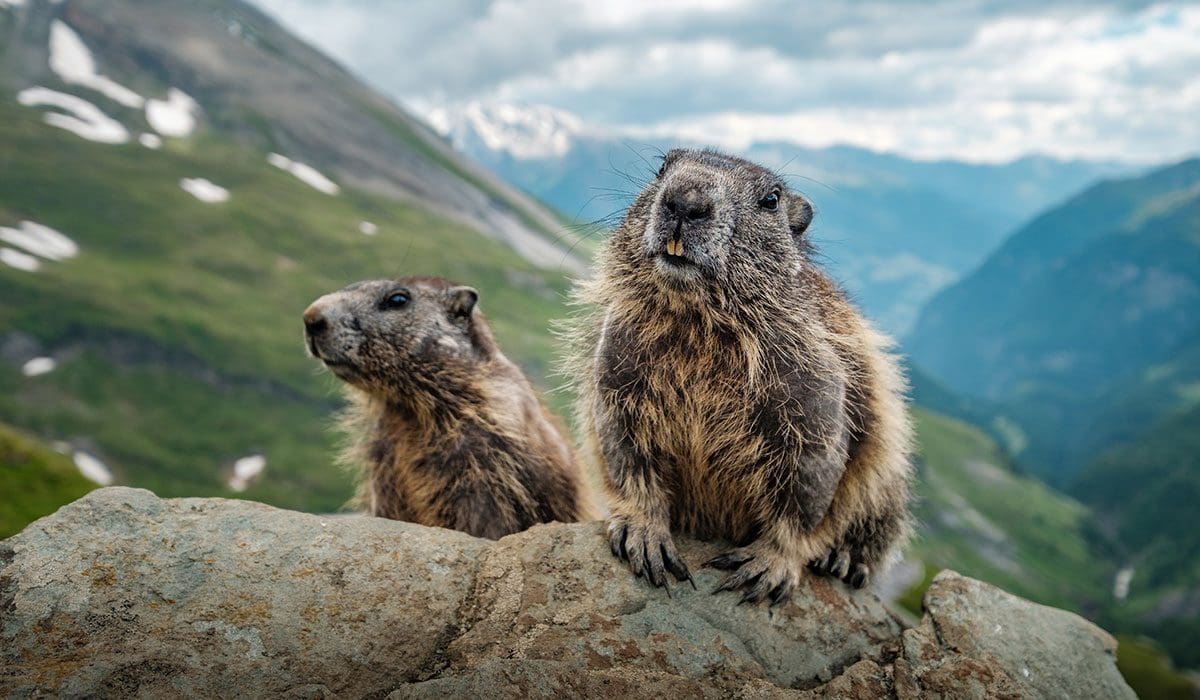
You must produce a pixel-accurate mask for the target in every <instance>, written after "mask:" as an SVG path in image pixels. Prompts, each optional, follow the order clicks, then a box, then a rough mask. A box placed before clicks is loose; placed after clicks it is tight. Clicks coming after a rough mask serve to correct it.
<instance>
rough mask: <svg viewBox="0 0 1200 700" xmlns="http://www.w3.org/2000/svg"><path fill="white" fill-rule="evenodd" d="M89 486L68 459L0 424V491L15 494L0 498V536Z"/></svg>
mask: <svg viewBox="0 0 1200 700" xmlns="http://www.w3.org/2000/svg"><path fill="white" fill-rule="evenodd" d="M93 488H94V485H93V484H92V483H91V482H89V481H88V480H87V479H84V478H83V477H82V476H80V475H79V471H78V470H76V469H75V465H74V464H72V463H71V460H70V459H68V458H66V457H64V456H62V455H60V454H58V453H57V452H54V451H52V450H50V449H48V448H46V447H45V446H44V445H41V444H40V443H38V442H37V441H36V440H34V439H33V438H31V437H29V436H28V435H24V434H22V433H19V432H17V431H15V430H13V429H12V428H10V427H8V426H6V425H3V424H0V492H2V493H5V494H19V497H16V498H0V539H4V538H5V537H8V536H9V535H13V534H16V533H17V532H20V531H21V528H23V527H25V525H27V524H28V523H30V522H32V521H34V520H37V519H38V518H40V517H42V516H44V515H49V514H51V513H53V512H54V511H56V510H58V508H59V507H60V506H62V505H65V504H67V503H70V502H71V501H73V500H75V499H76V498H79V497H80V496H82V495H84V494H85V493H87V492H88V491H91V490H92V489H93Z"/></svg>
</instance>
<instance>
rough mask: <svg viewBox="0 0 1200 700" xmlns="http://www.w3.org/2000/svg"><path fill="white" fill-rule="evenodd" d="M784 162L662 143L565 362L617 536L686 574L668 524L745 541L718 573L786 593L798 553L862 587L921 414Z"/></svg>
mask: <svg viewBox="0 0 1200 700" xmlns="http://www.w3.org/2000/svg"><path fill="white" fill-rule="evenodd" d="M812 216H813V210H812V207H811V205H810V204H809V203H808V202H807V201H806V200H805V199H804V198H803V197H801V196H800V195H799V194H797V193H795V192H792V191H790V190H789V189H788V188H787V186H786V185H785V184H784V183H783V181H782V178H780V177H779V176H778V175H777V174H775V173H772V172H771V171H769V170H767V169H765V168H763V167H760V166H758V165H755V164H753V163H750V162H747V161H745V160H742V159H739V158H734V157H731V156H727V155H723V154H720V153H716V152H713V151H693V150H673V151H671V152H670V153H668V154H667V155H666V157H665V158H664V162H663V165H662V170H660V171H659V173H658V175H657V176H656V177H655V178H654V180H653V181H651V182H650V183H649V184H648V185H647V186H646V188H645V189H644V190H643V191H642V192H641V194H640V195H639V196H638V197H637V199H636V200H635V201H634V202H633V204H632V205H631V206H630V207H629V210H628V212H627V213H626V214H625V217H624V219H623V221H622V222H621V224H620V226H619V227H618V228H617V230H616V231H615V232H614V234H613V235H612V237H611V239H610V240H609V241H608V242H607V244H606V245H605V247H604V249H603V250H602V251H601V253H600V256H599V260H598V269H597V274H596V276H595V278H594V279H593V280H592V281H589V282H585V283H581V285H580V287H579V289H578V291H577V296H578V300H579V301H580V302H581V303H582V304H583V305H584V307H585V311H584V312H583V313H582V314H581V315H580V316H579V317H577V318H576V320H575V323H574V327H573V330H572V331H571V336H572V338H571V339H572V340H573V342H574V352H573V361H572V363H571V365H570V370H571V374H572V376H574V377H577V389H578V392H579V397H580V398H579V405H578V418H579V420H580V423H581V425H580V429H581V431H582V432H583V435H584V442H585V450H586V452H587V455H588V457H589V458H590V459H592V460H594V461H595V462H596V463H597V465H598V468H599V471H600V472H601V473H602V474H603V475H604V477H605V479H606V481H607V486H608V492H609V504H608V505H609V508H610V509H611V511H612V516H611V519H610V522H609V536H610V542H611V545H612V549H613V552H614V554H616V555H617V556H618V557H620V558H622V559H626V560H627V561H628V562H629V564H630V566H631V567H632V569H633V571H634V573H635V574H637V575H639V576H645V577H646V578H647V579H648V580H650V581H651V582H652V583H654V584H655V585H659V586H662V585H666V574H665V571H664V569H665V570H666V571H670V572H671V573H672V574H674V576H675V577H676V578H678V579H680V580H683V579H685V578H686V579H690V578H691V577H690V574H689V572H688V568H687V566H686V565H685V563H684V562H683V561H682V560H681V559H680V558H679V555H678V554H677V553H676V550H675V546H674V543H673V541H672V537H671V533H672V532H681V533H689V534H694V535H697V536H700V537H702V538H721V539H725V540H728V541H731V542H733V543H734V544H735V545H737V548H735V549H733V550H731V551H729V552H727V553H725V554H722V555H721V556H718V557H716V558H714V559H712V560H711V561H709V562H706V565H709V566H713V567H717V568H721V569H727V570H733V571H734V573H732V574H730V575H729V576H728V577H727V578H726V579H725V581H724V582H723V583H722V584H721V586H720V587H719V589H718V590H734V589H741V590H742V591H743V593H744V595H743V600H744V601H758V600H762V599H764V598H769V599H770V600H771V601H772V602H773V603H779V602H782V601H783V600H785V599H787V598H788V597H789V596H790V593H791V591H792V589H793V587H794V586H795V585H796V583H797V581H798V578H799V576H800V575H801V574H802V572H803V569H804V567H805V566H806V565H808V566H810V567H811V568H813V569H814V570H817V571H820V572H821V573H825V574H832V575H835V576H837V577H839V578H842V579H843V580H845V581H846V582H847V583H849V584H851V585H853V586H855V587H861V586H863V585H865V584H866V582H867V581H868V579H869V577H870V575H871V574H873V573H876V572H878V571H879V570H880V569H881V567H883V566H884V565H885V562H886V561H887V559H888V557H889V555H890V553H891V551H892V550H893V549H894V548H895V547H896V545H898V544H899V543H900V542H902V540H903V538H904V537H905V536H906V534H907V532H908V529H909V525H908V514H907V502H908V494H909V481H910V474H911V466H910V459H909V456H910V449H911V448H910V443H911V433H912V428H911V424H910V419H909V416H908V412H907V409H906V405H905V401H904V397H903V392H904V380H903V377H902V374H901V371H900V368H899V366H898V363H897V361H896V358H895V357H893V356H892V355H890V354H889V353H888V348H889V345H890V341H889V340H888V339H887V338H885V337H884V336H883V335H881V334H879V333H877V332H876V331H874V330H873V329H872V328H871V327H870V326H869V325H868V324H867V322H866V321H864V320H863V318H862V317H861V316H860V315H859V314H858V313H857V311H855V309H854V308H853V307H852V306H851V305H850V303H849V302H848V301H847V299H846V296H845V294H844V293H843V292H842V291H841V290H840V289H839V288H838V286H837V285H836V284H835V283H833V282H832V281H831V280H830V279H829V278H828V277H827V276H826V275H825V274H824V273H823V272H822V271H821V270H820V269H818V268H817V266H816V265H815V264H814V262H813V260H812V254H811V251H810V247H809V244H808V241H807V239H806V237H805V231H806V229H807V228H808V225H809V223H810V222H811V220H812Z"/></svg>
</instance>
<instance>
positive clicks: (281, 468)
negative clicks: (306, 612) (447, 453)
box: [0, 0, 578, 510]
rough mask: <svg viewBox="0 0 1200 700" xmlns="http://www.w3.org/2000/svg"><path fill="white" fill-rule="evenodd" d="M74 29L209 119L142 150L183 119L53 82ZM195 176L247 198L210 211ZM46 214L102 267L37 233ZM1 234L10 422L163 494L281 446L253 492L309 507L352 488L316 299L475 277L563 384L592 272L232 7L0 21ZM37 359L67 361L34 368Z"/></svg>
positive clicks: (498, 189) (122, 79)
mask: <svg viewBox="0 0 1200 700" xmlns="http://www.w3.org/2000/svg"><path fill="white" fill-rule="evenodd" d="M62 26H65V27H67V28H68V30H69V31H71V32H73V33H75V34H76V35H77V36H78V37H79V41H81V42H82V43H83V44H84V45H85V46H86V48H85V49H84V51H88V50H90V51H91V52H93V53H94V64H95V65H94V67H93V71H94V72H98V73H100V74H103V76H105V77H106V78H107V79H108V80H110V81H116V82H118V83H120V84H122V85H124V86H126V87H127V88H130V89H133V90H136V91H138V92H140V93H143V94H144V95H145V96H146V97H147V99H151V100H153V99H162V98H164V97H165V96H166V95H167V94H168V87H170V88H175V87H179V86H182V87H183V88H184V89H185V90H186V91H187V92H188V93H189V94H191V95H192V96H193V97H194V98H195V100H196V103H197V108H196V110H195V111H194V113H193V114H192V116H193V118H194V119H195V120H196V121H197V128H196V130H195V131H194V132H192V133H190V134H186V135H181V136H178V137H171V136H169V135H167V134H165V133H164V135H163V137H162V138H161V139H158V140H160V141H161V142H162V144H161V148H157V149H155V148H150V147H147V146H143V145H141V144H140V143H139V142H138V140H136V139H135V138H133V137H136V136H137V135H139V134H142V135H143V136H144V135H146V134H153V132H154V130H155V129H157V128H159V127H157V126H155V123H154V121H153V120H152V119H151V118H150V111H149V108H147V109H145V110H143V109H140V108H139V109H134V108H131V107H129V106H128V105H126V104H123V103H121V102H119V101H118V100H115V99H113V98H112V97H111V96H109V95H106V93H104V92H103V90H102V89H97V88H95V87H94V86H90V85H85V84H81V83H80V82H79V80H78V78H76V79H74V81H72V80H68V79H67V75H66V74H64V69H63V68H62V66H61V65H60V66H59V68H57V69H54V70H52V69H51V68H50V65H51V62H52V61H51V58H52V55H53V52H51V51H50V48H49V47H50V46H51V43H52V40H51V36H53V35H54V33H55V32H58V33H59V34H62V33H63V32H62V29H61V27H62ZM60 38H61V37H60ZM74 70H75V71H76V73H78V66H76V67H75V69H74ZM67 73H68V74H69V73H70V71H69V70H68V71H67ZM92 82H93V83H95V80H94V79H92ZM33 86H45V87H48V88H50V89H52V90H55V91H59V92H61V93H63V94H64V95H66V98H64V99H68V98H69V99H82V100H86V101H87V103H88V104H90V105H91V107H92V109H94V110H95V111H96V112H97V113H99V114H100V117H99V118H101V119H108V120H111V121H113V122H115V123H116V124H117V125H118V127H117V128H118V129H120V128H122V127H123V128H124V129H125V130H127V131H128V132H129V134H130V136H131V139H130V140H129V141H128V142H126V143H121V144H111V143H101V142H97V141H94V140H89V139H86V138H81V137H80V136H77V135H75V134H74V133H71V132H69V131H67V130H64V129H61V128H56V127H55V126H54V125H52V124H49V123H47V122H48V121H50V120H51V117H52V116H53V117H55V118H58V119H61V118H63V117H64V116H66V115H65V113H66V112H70V111H71V110H70V109H67V108H66V107H59V106H47V107H38V106H34V107H31V106H25V105H23V104H21V103H19V100H18V95H19V94H20V92H19V91H23V90H25V89H27V88H31V87H33ZM110 92H111V90H110ZM118 96H120V95H118ZM126 101H129V100H128V99H127V100H126ZM77 116H78V114H77ZM84 116H85V117H87V118H93V117H88V116H87V114H84ZM155 138H156V139H157V138H158V137H155ZM271 152H280V153H286V154H288V155H289V157H291V158H294V159H297V160H300V159H303V160H304V162H305V163H306V164H308V165H311V166H312V167H313V168H315V170H316V171H319V172H320V173H322V174H323V175H324V176H326V177H328V178H331V179H332V181H333V182H334V183H336V186H335V188H334V193H333V194H330V193H329V192H328V189H329V188H328V186H326V190H327V191H321V190H320V189H317V188H316V186H315V185H313V186H310V184H308V183H307V182H306V181H302V180H301V179H300V178H299V177H297V176H293V174H291V173H290V172H286V171H284V170H282V169H280V168H279V167H276V166H274V165H272V164H271V162H269V160H268V155H269V154H270V153H271ZM184 178H204V179H206V180H209V181H211V182H212V183H216V184H217V185H219V186H220V187H221V188H224V189H225V191H226V192H227V194H228V201H224V202H215V203H209V202H204V201H201V200H200V199H198V198H197V197H196V196H193V195H192V194H190V193H189V192H187V191H185V190H184V189H183V187H182V186H181V181H182V180H183V179H184ZM311 180H312V178H311V177H310V181H311ZM22 222H34V225H40V226H49V227H51V228H53V229H54V230H56V231H59V232H61V233H62V234H64V235H65V236H67V237H68V238H69V239H70V243H73V244H74V245H77V246H78V254H77V255H74V256H73V257H72V256H70V255H66V256H55V255H53V252H54V251H53V250H51V251H49V252H47V251H46V250H43V249H40V248H39V247H38V246H37V245H33V244H30V243H29V242H28V241H22V239H21V236H22V235H24V234H25V233H27V232H28V229H27V227H28V226H29V225H27V224H24V223H22ZM364 222H368V223H369V224H371V225H372V227H373V228H372V227H365V224H364ZM546 222H550V223H546ZM0 227H4V228H3V229H0V299H2V300H3V301H2V303H0V421H7V422H9V423H11V424H12V425H15V426H17V427H19V428H21V429H23V430H26V431H29V432H31V433H33V434H36V435H38V436H40V437H41V438H43V439H46V440H55V441H64V442H67V443H69V444H70V445H71V446H73V447H75V448H77V449H78V448H86V449H87V451H88V452H89V453H90V454H94V455H95V456H96V457H97V458H99V459H100V460H101V461H102V462H103V463H104V464H105V465H106V466H107V467H108V469H109V470H110V471H111V472H112V473H113V475H114V477H115V480H116V481H117V482H118V483H125V484H133V485H139V486H146V487H149V488H152V489H154V490H155V491H157V492H158V493H160V494H163V495H237V492H236V491H234V490H233V489H232V488H231V487H230V485H229V481H230V477H231V475H232V472H233V469H234V465H235V463H236V461H237V460H238V459H240V458H243V457H247V456H253V455H261V456H263V457H265V458H266V465H267V466H266V469H265V472H264V473H263V475H262V476H261V478H258V479H257V480H254V481H252V483H251V484H250V485H249V488H248V490H246V491H245V496H247V497H250V498H255V499H259V500H264V501H268V502H271V503H275V504H278V505H282V506H286V507H293V508H301V509H307V510H333V509H336V508H338V507H339V506H340V505H341V504H342V503H343V502H344V501H345V499H346V498H347V497H348V496H349V494H350V485H349V480H350V479H349V476H348V475H346V474H344V473H342V472H341V471H339V470H338V469H337V468H335V467H332V466H331V463H332V461H333V460H332V457H333V454H334V452H335V445H334V442H335V436H334V435H333V434H332V433H331V431H330V430H329V429H328V428H329V425H330V424H331V422H332V421H331V414H332V413H333V412H334V411H335V410H336V408H337V407H338V406H339V405H340V403H341V402H340V398H339V396H338V387H337V382H336V381H334V380H333V379H332V378H329V377H328V376H324V375H321V374H320V373H318V372H317V370H316V365H315V363H314V362H313V361H311V360H310V359H309V358H307V357H306V356H305V353H304V349H303V345H302V343H301V329H302V324H301V323H300V314H301V312H302V311H303V309H304V308H305V307H306V306H307V304H308V303H309V302H310V301H311V300H312V299H314V298H316V297H317V296H318V295H320V294H322V293H324V292H327V291H330V290H333V289H337V288H340V287H342V286H344V285H345V284H348V283H349V282H352V281H355V280H358V279H362V278H366V277H380V276H396V275H400V274H411V273H414V272H420V273H425V274H441V275H445V276H448V277H452V278H455V279H460V280H469V281H470V283H471V284H473V285H475V286H477V287H478V288H479V289H480V291H481V295H482V300H481V305H482V308H483V309H484V310H485V311H486V312H487V313H488V315H489V318H490V319H491V320H492V325H493V328H494V330H495V331H496V334H497V336H498V338H499V339H500V341H501V342H502V343H503V345H504V347H505V349H506V351H507V352H508V353H509V354H510V356H512V357H513V358H514V359H515V360H517V361H518V362H520V363H521V364H522V365H523V366H524V367H525V368H526V369H527V370H528V371H530V373H531V374H532V375H533V376H534V377H535V379H541V378H543V377H544V375H545V373H546V371H547V368H548V363H549V358H551V357H552V354H553V353H552V351H551V345H550V343H551V341H550V339H549V337H548V336H547V334H546V332H545V328H546V326H547V323H548V321H549V319H550V318H552V317H557V316H561V315H562V304H561V295H562V293H563V292H564V291H565V288H566V281H565V279H564V275H563V272H564V271H565V270H570V269H574V267H577V266H578V261H574V262H572V260H573V259H572V258H570V257H569V256H568V255H567V253H566V246H565V245H563V244H562V242H561V241H559V240H557V237H558V236H559V233H560V231H559V229H558V228H557V223H556V222H555V220H554V217H553V216H552V215H551V214H549V213H548V212H546V211H545V210H543V209H541V208H540V207H538V205H536V203H534V202H532V201H531V200H529V199H528V198H526V197H525V196H524V195H520V194H519V193H515V190H513V189H512V188H511V187H508V186H507V185H505V184H504V183H501V182H499V181H498V180H495V179H494V178H493V177H491V176H490V175H487V174H486V173H484V172H483V171H482V170H480V169H478V168H476V167H475V166H474V165H472V164H471V163H469V162H468V161H466V160H464V159H462V158H461V157H460V156H459V155H457V154H456V153H455V152H454V151H453V150H452V149H450V148H449V147H448V146H446V145H445V144H444V143H442V142H440V141H439V140H438V139H437V138H436V137H435V136H434V135H433V134H432V132H429V131H428V129H426V128H425V127H424V126H422V125H420V124H419V123H418V122H416V121H415V120H412V119H411V118H410V117H408V116H407V115H406V114H404V113H403V112H402V111H400V110H399V109H397V108H395V107H394V106H392V105H391V104H389V103H387V102H386V101H385V100H383V99H381V98H379V97H377V96H375V95H374V94H373V93H371V92H370V91H369V90H368V89H367V88H365V87H363V86H362V85H361V84H360V83H358V82H357V81H356V80H354V79H353V78H352V77H350V76H349V75H347V74H346V73H345V72H344V71H342V70H341V69H340V68H339V67H338V66H336V64H333V63H332V62H331V61H329V60H328V59H325V58H324V57H322V56H320V55H319V54H317V53H316V52H314V51H312V50H311V49H310V48H308V47H307V46H305V45H304V44H302V43H301V42H298V41H296V40H295V39H293V38H291V37H290V36H289V35H287V33H286V32H284V31H283V30H281V29H279V28H278V27H277V26H276V25H275V24H274V23H273V22H271V21H270V20H269V19H267V18H265V17H264V16H262V15H261V14H259V13H258V12H257V11H255V10H253V9H252V8H250V7H249V6H247V5H245V4H243V3H240V2H233V1H231V2H182V1H179V2H162V3H144V2H134V1H133V0H114V1H113V2H108V3H77V2H71V3H64V4H61V5H56V4H51V3H43V2H37V3H28V4H24V5H20V6H4V7H0ZM363 230H367V231H369V232H370V233H372V234H373V235H365V234H364V233H363V232H361V231H363ZM4 237H7V238H4ZM38 250H41V252H38ZM56 258H62V259H56ZM30 261H32V262H30ZM29 267H36V269H33V270H30V269H28V268H29ZM35 357H49V358H52V359H53V360H54V361H55V362H56V368H55V369H53V371H50V372H49V373H46V374H35V376H27V374H26V372H23V371H22V370H23V368H24V363H25V362H27V361H28V360H30V359H33V358H35ZM5 498H6V499H7V498H8V495H7V494H6V496H5Z"/></svg>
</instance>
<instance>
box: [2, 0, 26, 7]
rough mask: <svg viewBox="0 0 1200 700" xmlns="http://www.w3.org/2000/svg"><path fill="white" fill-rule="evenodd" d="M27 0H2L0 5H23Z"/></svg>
mask: <svg viewBox="0 0 1200 700" xmlns="http://www.w3.org/2000/svg"><path fill="white" fill-rule="evenodd" d="M24 4H25V0H0V7H21V6H23V5H24Z"/></svg>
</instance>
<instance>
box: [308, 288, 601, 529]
mask: <svg viewBox="0 0 1200 700" xmlns="http://www.w3.org/2000/svg"><path fill="white" fill-rule="evenodd" d="M478 298H479V295H478V293H477V292H476V291H475V290H474V289H472V288H470V287H464V286H459V285H455V284H452V283H450V282H448V281H446V280H444V279H440V278H434V277H405V278H401V279H395V280H370V281H365V282H359V283H357V284H352V285H350V286H349V287H346V288H345V289H343V290H341V291H338V292H334V293H332V294H327V295H325V296H323V297H321V298H320V299H317V300H316V301H315V302H313V304H312V305H311V306H309V307H308V310H306V311H305V312H304V327H305V339H306V341H307V345H308V349H309V351H310V352H311V353H312V354H313V356H314V357H316V358H317V359H319V360H321V361H322V362H324V363H325V366H326V367H328V368H329V369H330V370H331V371H332V372H333V373H334V374H335V375H336V376H337V377H338V378H339V379H341V380H343V381H344V382H346V384H347V385H349V395H350V399H351V408H350V410H349V411H348V412H347V418H346V421H345V428H346V430H347V432H348V433H350V435H351V437H352V439H353V441H354V442H353V444H352V445H351V446H350V448H349V450H348V454H347V455H346V456H347V458H348V459H349V460H350V461H352V462H355V463H358V464H361V465H363V466H365V475H364V477H365V478H364V479H363V481H362V484H361V486H360V489H359V498H360V499H361V500H362V501H363V504H364V505H365V506H366V507H367V508H368V510H369V511H370V513H371V514H373V515H375V516H378V517H383V518H391V519H393V520H407V521H410V522H415V523H420V524H422V525H431V526H437V527H445V528H451V529H454V530H461V531H463V532H467V533H470V534H472V535H475V536H477V537H490V538H492V539H496V538H499V537H503V536H504V535H507V534H510V533H513V532H519V531H521V530H524V529H526V528H528V527H530V526H532V525H535V524H537V523H544V522H550V521H553V520H557V521H560V522H575V521H579V520H587V519H593V518H594V517H597V516H598V514H597V513H596V512H595V511H594V506H593V504H592V502H591V499H590V497H589V495H588V493H587V489H586V486H585V483H584V479H583V474H582V472H581V470H580V468H579V466H578V463H577V461H576V459H575V454H574V452H573V450H572V449H571V447H570V444H569V443H568V442H567V440H566V439H565V438H564V437H563V433H562V431H561V430H560V427H559V424H558V423H557V421H556V420H555V419H554V418H553V417H552V416H551V414H550V413H549V412H548V411H547V410H546V409H545V408H544V407H543V406H542V404H541V402H540V401H539V400H538V397H537V395H536V394H535V393H534V390H533V387H532V386H530V384H529V381H528V380H526V378H525V375H524V374H522V373H521V370H520V369H518V368H517V366H516V365H514V364H513V363H512V362H510V361H509V360H508V358H506V357H505V356H504V355H503V354H502V353H501V352H500V349H499V348H498V347H497V346H496V341H495V340H494V339H493V338H492V333H491V331H490V330H489V329H488V325H487V322H486V321H484V318H483V314H482V313H481V312H480V311H479V309H478V308H477V307H476V302H477V301H478Z"/></svg>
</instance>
